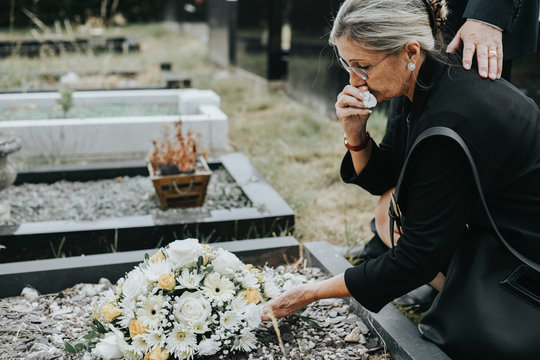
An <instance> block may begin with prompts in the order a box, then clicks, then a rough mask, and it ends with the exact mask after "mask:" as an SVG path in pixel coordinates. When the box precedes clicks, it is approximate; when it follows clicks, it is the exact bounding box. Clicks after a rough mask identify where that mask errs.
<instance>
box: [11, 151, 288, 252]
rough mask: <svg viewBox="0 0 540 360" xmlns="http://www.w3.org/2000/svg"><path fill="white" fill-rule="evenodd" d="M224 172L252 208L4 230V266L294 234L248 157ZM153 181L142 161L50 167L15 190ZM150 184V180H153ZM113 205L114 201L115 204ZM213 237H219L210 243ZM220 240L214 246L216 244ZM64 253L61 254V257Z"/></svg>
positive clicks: (24, 176) (227, 159) (236, 158)
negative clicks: (194, 240)
mask: <svg viewBox="0 0 540 360" xmlns="http://www.w3.org/2000/svg"><path fill="white" fill-rule="evenodd" d="M209 165H210V167H211V168H216V167H218V166H222V167H223V168H224V169H225V170H226V171H227V172H228V173H229V174H230V176H231V177H232V178H233V179H234V181H235V182H236V183H237V185H238V186H239V187H240V188H241V190H242V192H243V193H244V195H245V196H246V197H247V198H248V199H249V201H250V204H251V206H243V207H239V208H230V209H218V210H209V211H199V212H197V211H187V210H186V211H185V212H181V213H170V212H167V211H164V212H159V213H157V214H154V215H137V216H124V217H115V218H102V219H97V220H94V221H58V220H57V221H54V219H51V221H40V222H27V223H22V224H19V225H4V226H0V244H2V245H3V246H5V249H2V250H1V251H2V253H1V255H2V256H1V257H0V262H13V261H22V260H34V259H40V258H50V257H54V256H59V254H60V252H62V253H64V254H66V255H67V256H74V255H82V254H85V255H89V254H96V253H104V252H109V251H111V246H113V249H114V251H127V250H139V249H146V248H150V247H155V246H156V245H157V244H158V243H160V244H161V245H162V246H164V245H165V244H167V243H169V242H170V241H173V240H175V239H176V238H178V237H181V236H184V237H190V236H191V237H193V236H195V237H198V238H210V239H211V241H216V240H219V241H228V240H233V239H236V240H241V239H246V238H250V237H254V236H256V235H257V236H259V237H260V236H269V235H271V234H272V233H276V234H279V233H280V232H288V231H292V228H293V226H294V212H293V211H292V209H291V208H290V207H289V206H288V205H287V203H286V202H285V201H284V200H283V199H282V198H281V197H280V196H279V194H278V193H277V192H276V191H275V190H274V189H273V188H272V187H271V186H270V185H269V184H268V183H267V182H266V181H264V179H263V178H262V176H261V175H260V174H259V173H258V172H257V170H256V169H255V168H254V167H253V166H252V165H251V163H250V162H249V161H248V160H247V158H246V157H245V156H243V155H242V154H240V153H232V154H226V155H222V156H220V157H219V159H215V160H213V161H210V162H209ZM136 175H145V176H146V175H148V168H147V166H146V164H145V163H144V162H143V161H138V162H137V161H135V162H130V163H125V162H116V163H109V164H105V165H104V164H87V165H84V166H67V165H66V166H59V167H45V168H42V169H39V170H34V171H31V172H23V173H20V174H19V176H18V179H17V182H16V184H22V183H54V182H56V181H59V180H69V181H89V180H95V179H107V178H108V179H113V178H117V177H119V176H136ZM148 181H149V182H150V181H151V180H150V179H148ZM111 201H114V200H113V199H111ZM212 234H218V235H219V236H214V237H211V235H212ZM213 239H215V240H213ZM60 250H61V251H60Z"/></svg>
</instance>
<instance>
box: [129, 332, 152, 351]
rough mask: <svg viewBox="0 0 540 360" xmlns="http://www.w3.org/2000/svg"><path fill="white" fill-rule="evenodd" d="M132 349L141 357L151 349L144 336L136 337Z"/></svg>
mask: <svg viewBox="0 0 540 360" xmlns="http://www.w3.org/2000/svg"><path fill="white" fill-rule="evenodd" d="M131 347H132V348H133V350H135V351H136V352H137V353H138V354H140V355H143V354H146V353H147V352H148V351H149V350H150V349H151V347H150V345H149V344H148V343H147V342H146V340H145V338H144V336H143V335H137V336H135V337H134V338H133V342H132V343H131Z"/></svg>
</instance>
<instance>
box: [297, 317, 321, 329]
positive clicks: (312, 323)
mask: <svg viewBox="0 0 540 360" xmlns="http://www.w3.org/2000/svg"><path fill="white" fill-rule="evenodd" d="M299 318H300V319H302V320H304V321H305V322H306V324H308V325H309V326H311V327H312V328H314V329H317V330H322V327H321V325H319V324H318V323H317V322H316V321H315V320H313V318H310V317H309V316H303V315H300V316H299Z"/></svg>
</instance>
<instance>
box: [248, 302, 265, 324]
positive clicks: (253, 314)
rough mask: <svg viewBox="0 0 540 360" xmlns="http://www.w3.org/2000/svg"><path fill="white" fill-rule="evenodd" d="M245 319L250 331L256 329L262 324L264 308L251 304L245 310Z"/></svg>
mask: <svg viewBox="0 0 540 360" xmlns="http://www.w3.org/2000/svg"><path fill="white" fill-rule="evenodd" d="M245 311H246V313H245V319H246V322H247V326H248V327H249V328H250V329H255V328H257V327H259V325H260V324H261V317H262V315H263V308H262V306H261V305H256V304H249V305H248V306H246V308H245Z"/></svg>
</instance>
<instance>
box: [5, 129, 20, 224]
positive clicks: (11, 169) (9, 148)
mask: <svg viewBox="0 0 540 360" xmlns="http://www.w3.org/2000/svg"><path fill="white" fill-rule="evenodd" d="M20 148H21V141H20V140H19V138H16V137H14V136H11V135H7V134H5V133H0V192H1V191H2V190H3V189H5V188H7V187H8V186H10V185H11V184H13V182H14V181H15V178H16V177H17V168H16V167H15V164H14V163H13V161H12V160H11V159H10V158H9V155H10V154H11V153H13V152H15V151H17V150H19V149H20ZM10 211H11V208H10V205H9V203H8V201H7V200H4V199H2V196H0V221H7V220H9V213H10Z"/></svg>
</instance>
